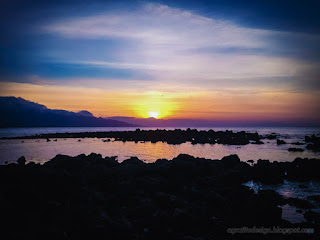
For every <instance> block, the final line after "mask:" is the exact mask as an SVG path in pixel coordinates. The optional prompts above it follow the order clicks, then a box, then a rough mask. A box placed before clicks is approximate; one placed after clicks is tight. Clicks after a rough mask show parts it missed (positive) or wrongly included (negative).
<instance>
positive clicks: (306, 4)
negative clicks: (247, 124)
mask: <svg viewBox="0 0 320 240" xmlns="http://www.w3.org/2000/svg"><path fill="white" fill-rule="evenodd" d="M302 4H303V5H302ZM319 5H320V4H319V3H317V1H303V2H302V1H300V2H295V1H281V3H279V1H242V0H240V1H239V0H233V1H232V0H227V1H155V2H150V1H58V2H55V4H53V3H51V2H47V3H46V2H45V1H32V3H31V1H30V2H29V3H28V1H10V2H9V1H8V2H7V3H5V2H3V3H1V4H0V8H1V10H0V16H1V17H0V21H1V24H0V31H1V32H2V34H1V35H2V37H1V39H0V53H1V56H0V95H1V96H16V97H22V98H24V99H27V100H30V101H34V102H37V103H40V104H43V105H46V106H47V107H48V108H53V109H65V110H69V111H80V110H88V111H90V112H92V113H93V114H94V115H95V116H102V117H107V116H134V117H150V116H155V117H159V118H192V119H205V120H234V121H236V120H248V121H259V120H263V121H268V120H270V121H282V122H305V123H309V122H310V123H311V122H320V106H319V103H320V79H319V77H320V64H319V61H320V17H319V14H318V10H319V9H320V6H319Z"/></svg>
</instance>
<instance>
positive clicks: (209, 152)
mask: <svg viewBox="0 0 320 240" xmlns="http://www.w3.org/2000/svg"><path fill="white" fill-rule="evenodd" d="M135 129H136V128H92V127H91V128H88V127H81V128H3V129H0V138H3V137H17V136H29V135H35V134H41V133H64V132H69V133H70V132H98V131H130V130H131V131H134V130H135ZM140 129H145V130H148V129H157V128H140ZM161 129H163V128H161ZM165 129H167V130H169V129H175V128H165ZM181 129H186V128H181ZM197 129H198V130H209V129H213V130H215V131H225V130H232V131H234V132H239V131H242V130H244V131H247V132H258V133H259V134H260V135H267V134H271V133H277V134H278V135H279V137H278V138H279V139H283V140H285V141H286V142H287V143H288V144H284V145H277V144H276V140H268V139H264V140H263V142H264V144H262V145H254V144H248V145H244V146H237V145H221V144H196V145H192V144H191V143H183V144H180V145H169V144H167V143H162V142H157V143H151V142H145V143H134V142H120V141H115V142H103V141H102V139H98V138H86V139H81V141H80V142H79V141H78V140H79V139H57V141H50V142H47V141H46V140H45V139H39V140H36V139H26V140H4V139H0V152H1V158H0V164H4V163H5V162H9V163H10V162H15V161H16V160H17V159H18V158H19V157H21V156H25V157H26V160H27V161H34V162H36V163H44V162H45V161H48V160H50V159H52V158H53V157H54V156H56V155H57V154H64V155H70V156H76V155H79V154H90V153H92V152H94V153H100V154H102V156H117V157H118V160H119V161H123V160H125V159H127V158H129V157H131V156H136V157H138V158H139V159H141V160H143V161H145V162H154V161H156V160H157V159H159V158H166V159H172V158H174V157H176V156H177V155H179V154H181V153H184V154H189V155H192V156H195V157H203V158H209V159H221V158H222V157H224V156H227V155H231V154H237V155H238V156H239V157H240V159H241V160H242V161H247V160H253V161H257V160H258V159H268V160H270V161H293V160H294V159H295V158H297V157H301V158H320V154H319V153H316V152H313V151H311V150H305V151H304V152H289V151H288V148H291V147H299V148H305V145H306V144H305V143H304V136H305V135H312V134H316V135H319V134H320V128H297V127H296V128H293V127H288V128H283V127H282V128H277V127H273V128H263V127H260V128H259V127H255V128H244V127H239V128H197ZM293 142H301V143H304V145H301V146H296V145H292V144H290V143H293Z"/></svg>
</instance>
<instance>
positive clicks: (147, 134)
mask: <svg viewBox="0 0 320 240" xmlns="http://www.w3.org/2000/svg"><path fill="white" fill-rule="evenodd" d="M50 138H113V139H114V140H115V141H123V142H126V141H133V142H146V141H148V142H153V143H156V142H166V143H168V144H181V143H185V142H191V143H192V144H197V143H210V144H215V143H219V144H229V145H246V144H249V143H250V142H252V143H256V144H263V142H261V141H260V139H261V136H259V134H258V133H248V132H245V131H241V132H233V131H228V130H227V131H213V130H209V131H198V130H197V129H190V128H188V129H187V130H182V129H175V130H160V129H157V130H140V129H139V128H138V129H136V130H135V131H110V132H80V133H53V134H40V135H33V136H24V137H12V138H4V139H50Z"/></svg>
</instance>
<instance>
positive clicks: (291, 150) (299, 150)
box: [288, 148, 304, 152]
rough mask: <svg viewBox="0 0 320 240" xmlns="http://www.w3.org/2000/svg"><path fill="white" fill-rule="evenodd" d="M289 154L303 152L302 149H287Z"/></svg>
mask: <svg viewBox="0 0 320 240" xmlns="http://www.w3.org/2000/svg"><path fill="white" fill-rule="evenodd" d="M288 151H289V152H303V151H304V150H303V149H302V148H288Z"/></svg>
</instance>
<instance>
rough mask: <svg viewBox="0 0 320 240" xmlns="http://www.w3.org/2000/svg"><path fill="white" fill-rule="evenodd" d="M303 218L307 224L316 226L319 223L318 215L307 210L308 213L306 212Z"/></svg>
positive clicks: (319, 216)
mask: <svg viewBox="0 0 320 240" xmlns="http://www.w3.org/2000/svg"><path fill="white" fill-rule="evenodd" d="M303 216H304V218H305V219H307V221H309V222H316V223H318V224H319V223H320V213H317V212H314V211H310V210H309V211H306V212H305V214H304V215H303Z"/></svg>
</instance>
